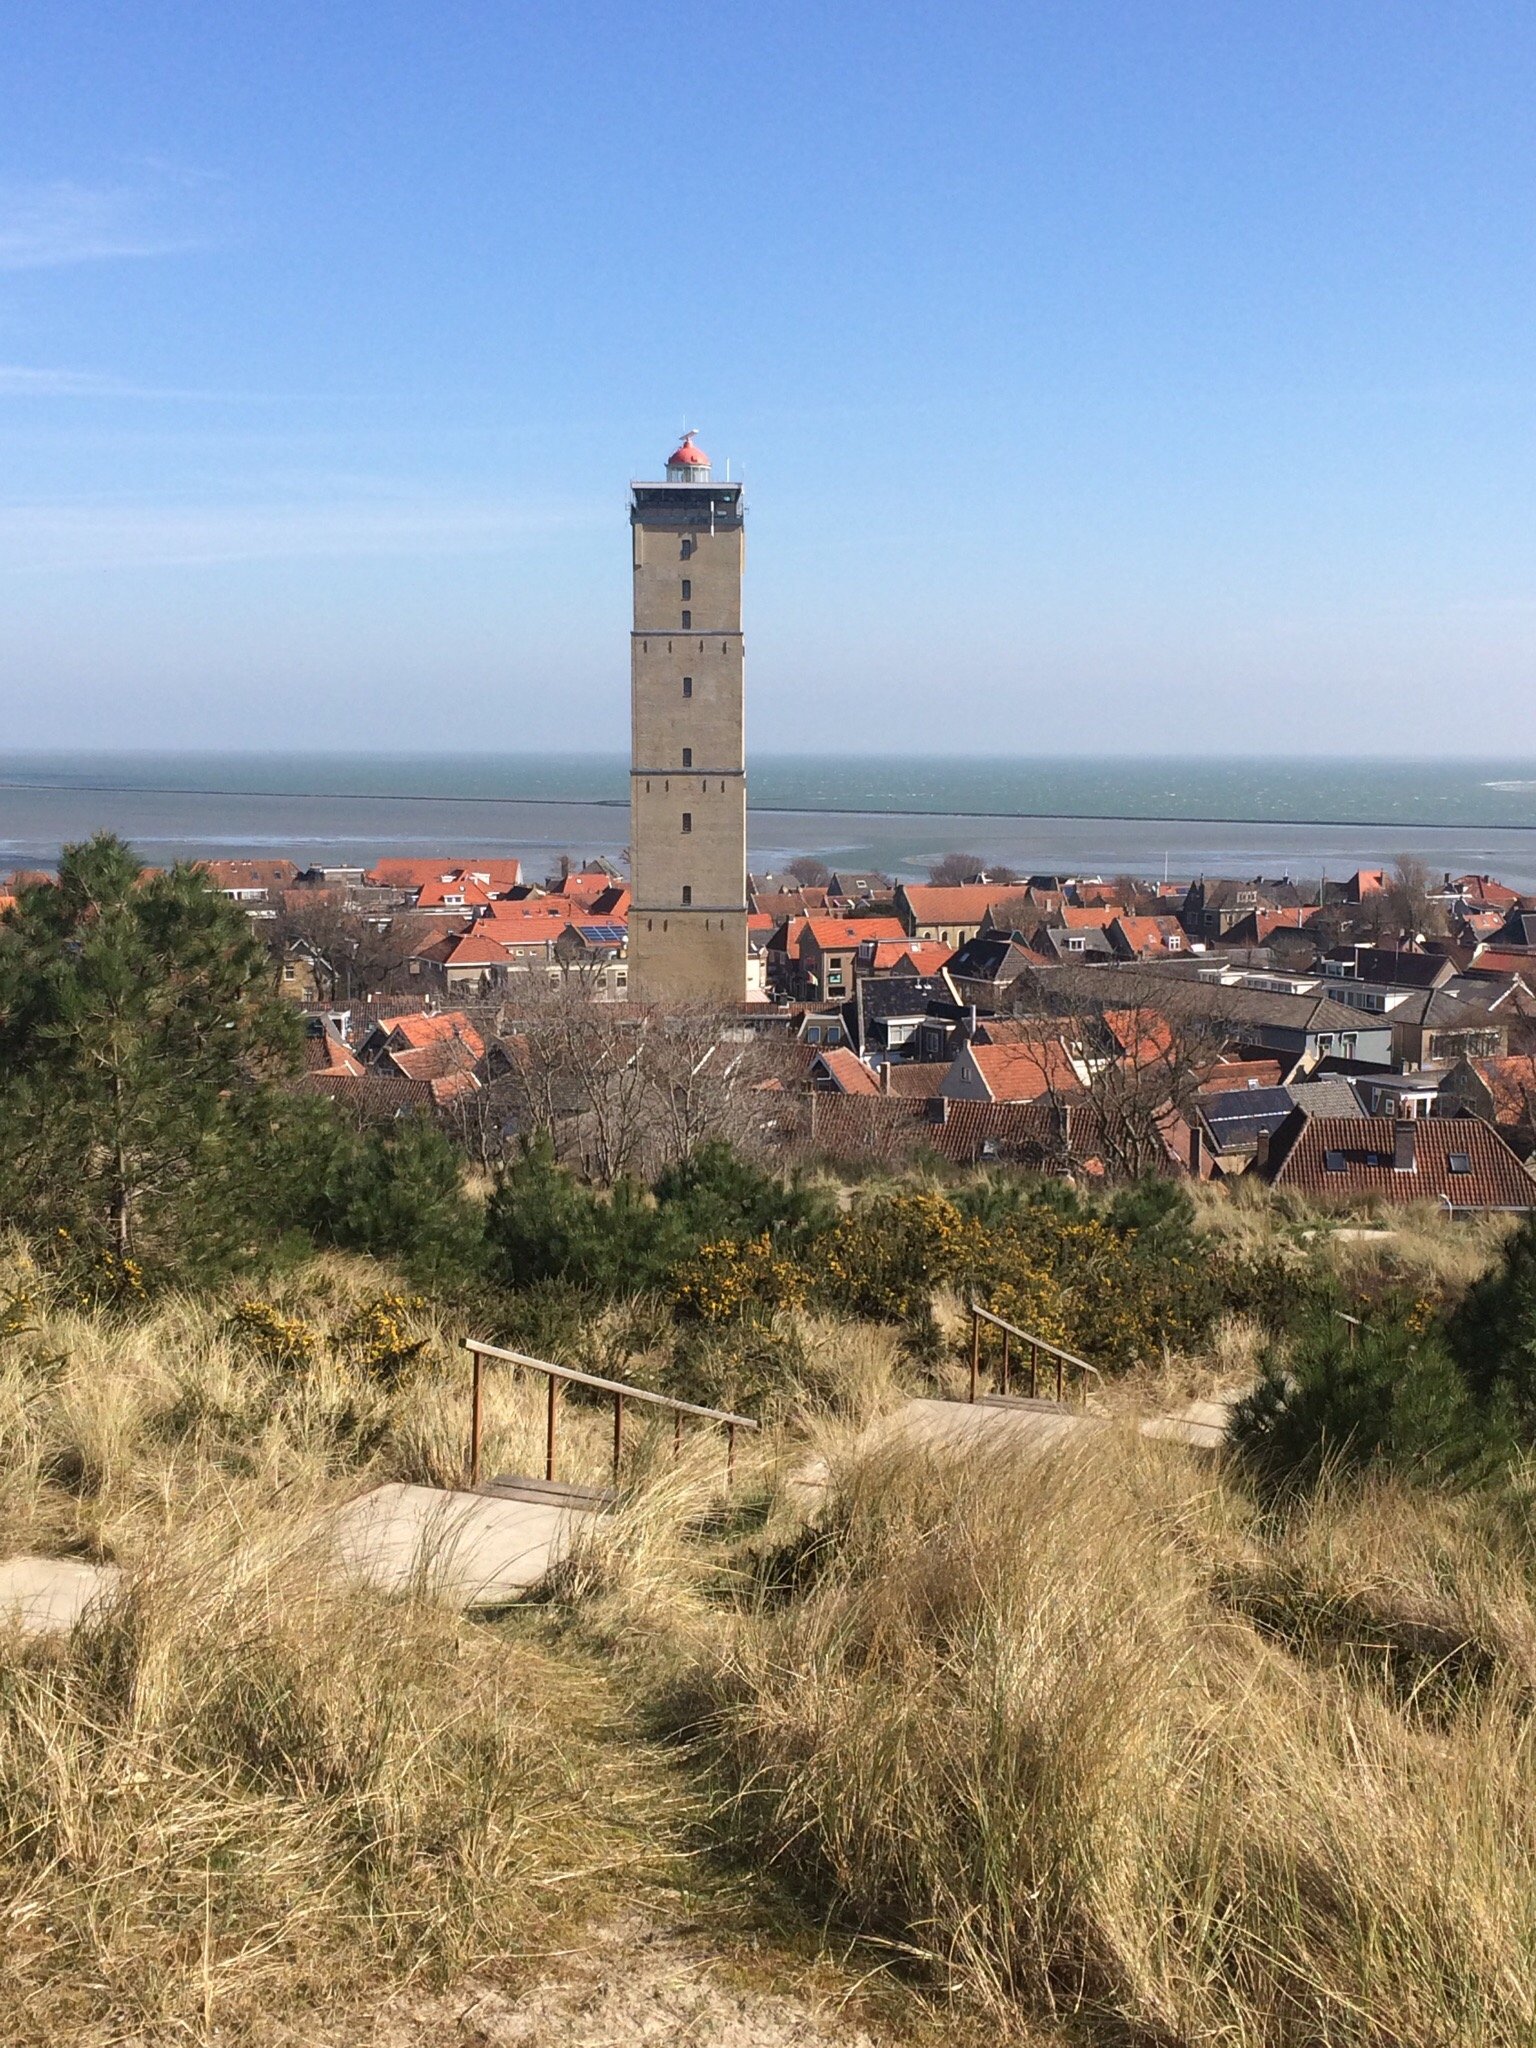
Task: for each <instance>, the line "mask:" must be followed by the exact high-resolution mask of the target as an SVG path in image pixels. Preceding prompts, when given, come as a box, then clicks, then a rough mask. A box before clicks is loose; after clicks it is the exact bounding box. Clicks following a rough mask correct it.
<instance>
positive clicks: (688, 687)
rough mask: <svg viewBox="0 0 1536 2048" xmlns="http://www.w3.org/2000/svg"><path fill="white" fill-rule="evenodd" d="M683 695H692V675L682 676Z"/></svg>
mask: <svg viewBox="0 0 1536 2048" xmlns="http://www.w3.org/2000/svg"><path fill="white" fill-rule="evenodd" d="M683 695H684V696H685V697H691V696H692V695H693V677H692V676H684V677H683Z"/></svg>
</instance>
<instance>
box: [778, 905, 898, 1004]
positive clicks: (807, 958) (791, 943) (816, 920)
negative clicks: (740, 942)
mask: <svg viewBox="0 0 1536 2048" xmlns="http://www.w3.org/2000/svg"><path fill="white" fill-rule="evenodd" d="M904 936H905V934H904V932H903V930H902V927H901V924H900V922H899V921H898V920H897V919H896V918H894V917H856V918H840V917H806V918H794V919H792V920H791V921H790V924H789V925H788V926H787V927H786V928H785V935H784V939H783V941H782V943H781V942H780V941H779V940H778V939H775V941H774V946H773V949H772V954H773V957H771V958H770V962H769V966H770V971H773V970H774V969H775V967H776V968H777V971H778V972H779V974H781V975H782V976H783V984H782V986H783V992H784V994H785V995H787V996H788V997H789V998H790V1000H791V1001H795V1002H823V1001H839V1002H840V1001H842V1000H843V999H844V998H845V997H847V996H849V995H851V994H852V992H853V984H854V978H855V970H856V966H857V962H858V957H859V948H860V946H862V945H863V944H864V943H865V942H866V941H870V942H874V941H878V940H881V939H901V938H903V937H904Z"/></svg>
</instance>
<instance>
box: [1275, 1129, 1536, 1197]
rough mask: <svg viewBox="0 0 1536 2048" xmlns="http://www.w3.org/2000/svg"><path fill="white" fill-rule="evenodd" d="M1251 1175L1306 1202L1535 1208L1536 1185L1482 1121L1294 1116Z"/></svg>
mask: <svg viewBox="0 0 1536 2048" xmlns="http://www.w3.org/2000/svg"><path fill="white" fill-rule="evenodd" d="M1251 1170H1252V1171H1253V1172H1255V1173H1256V1174H1258V1175H1259V1176H1260V1177H1261V1178H1262V1179H1264V1180H1266V1181H1268V1182H1269V1184H1270V1186H1271V1187H1276V1188H1284V1189H1286V1190H1288V1191H1290V1192H1292V1193H1294V1194H1298V1195H1301V1196H1304V1197H1305V1198H1307V1199H1308V1200H1312V1201H1317V1200H1324V1201H1326V1200H1330V1199H1332V1200H1339V1201H1344V1200H1359V1199H1361V1198H1362V1197H1371V1198H1374V1199H1375V1200H1378V1201H1385V1202H1391V1203H1404V1202H1437V1203H1439V1204H1440V1205H1441V1206H1442V1207H1444V1208H1446V1209H1448V1210H1449V1211H1450V1212H1451V1214H1452V1215H1468V1214H1476V1213H1479V1212H1482V1211H1487V1210H1506V1211H1507V1210H1516V1211H1523V1210H1527V1209H1530V1208H1532V1207H1536V1179H1533V1178H1532V1176H1531V1174H1530V1172H1529V1171H1528V1169H1527V1168H1526V1167H1525V1166H1524V1165H1523V1164H1522V1163H1521V1161H1520V1160H1519V1159H1517V1158H1516V1156H1515V1154H1514V1152H1513V1151H1512V1150H1511V1149H1510V1147H1509V1146H1508V1145H1507V1144H1506V1143H1505V1142H1504V1140H1503V1138H1502V1137H1501V1136H1500V1135H1499V1133H1498V1132H1497V1131H1496V1130H1495V1129H1494V1127H1493V1125H1492V1124H1490V1123H1487V1122H1485V1121H1484V1119H1483V1118H1482V1117H1478V1116H1457V1117H1435V1116H1431V1117H1390V1116H1372V1117H1353V1118H1351V1117H1332V1116H1310V1115H1308V1113H1307V1111H1306V1110H1304V1109H1296V1110H1293V1111H1292V1112H1291V1114H1290V1116H1289V1117H1287V1118H1286V1120H1285V1122H1284V1123H1282V1124H1281V1125H1280V1126H1279V1128H1278V1129H1277V1130H1276V1131H1275V1133H1274V1135H1273V1136H1272V1137H1271V1138H1270V1139H1269V1140H1268V1142H1267V1144H1262V1143H1261V1145H1260V1148H1259V1151H1258V1154H1257V1156H1256V1157H1255V1160H1254V1164H1253V1168H1252V1169H1251Z"/></svg>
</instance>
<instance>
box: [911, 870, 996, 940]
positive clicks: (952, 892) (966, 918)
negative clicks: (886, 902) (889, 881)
mask: <svg viewBox="0 0 1536 2048" xmlns="http://www.w3.org/2000/svg"><path fill="white" fill-rule="evenodd" d="M1023 894H1024V890H1023V888H1022V887H1021V885H1020V884H1019V883H1017V882H1010V883H1007V884H1003V883H998V882H966V883H963V884H961V885H960V886H959V887H957V888H952V889H947V888H938V887H935V886H933V885H932V884H930V883H924V882H900V883H898V884H897V887H896V915H897V916H898V917H899V918H900V920H901V923H902V928H903V929H904V930H905V931H906V932H907V934H908V936H909V937H911V938H914V939H937V940H939V942H940V943H941V944H942V945H946V946H954V947H960V946H963V945H964V944H965V942H966V941H967V939H974V938H975V936H976V934H977V932H979V931H980V930H981V926H982V920H983V919H984V918H985V917H986V914H987V912H988V911H989V910H991V909H993V908H995V907H996V906H997V905H998V904H1002V903H1011V902H1016V901H1018V900H1019V898H1020V897H1022V895H1023Z"/></svg>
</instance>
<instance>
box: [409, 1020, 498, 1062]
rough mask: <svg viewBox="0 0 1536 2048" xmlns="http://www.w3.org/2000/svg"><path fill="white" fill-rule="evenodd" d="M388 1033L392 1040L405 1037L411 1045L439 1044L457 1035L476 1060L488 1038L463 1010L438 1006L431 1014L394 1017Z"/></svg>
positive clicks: (481, 1055) (482, 1054)
mask: <svg viewBox="0 0 1536 2048" xmlns="http://www.w3.org/2000/svg"><path fill="white" fill-rule="evenodd" d="M389 1036H390V1038H391V1040H394V1039H397V1038H398V1039H401V1040H403V1042H404V1044H405V1045H406V1046H408V1047H420V1046H424V1045H436V1044H440V1043H442V1042H444V1041H447V1040H453V1039H457V1040H458V1041H459V1042H460V1044H462V1045H466V1046H468V1047H469V1049H470V1051H471V1053H472V1054H473V1055H474V1057H475V1058H476V1059H477V1060H478V1059H481V1058H483V1057H484V1054H485V1040H484V1039H483V1038H482V1037H481V1036H480V1034H479V1032H478V1031H477V1030H476V1029H475V1027H474V1025H473V1024H471V1023H470V1021H469V1019H468V1018H467V1017H466V1016H465V1014H464V1012H463V1011H462V1010H438V1011H434V1012H433V1013H432V1014H431V1015H428V1014H426V1013H425V1012H418V1013H413V1014H411V1015H409V1016H405V1017H395V1018H393V1019H392V1020H391V1021H390V1026H389Z"/></svg>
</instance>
